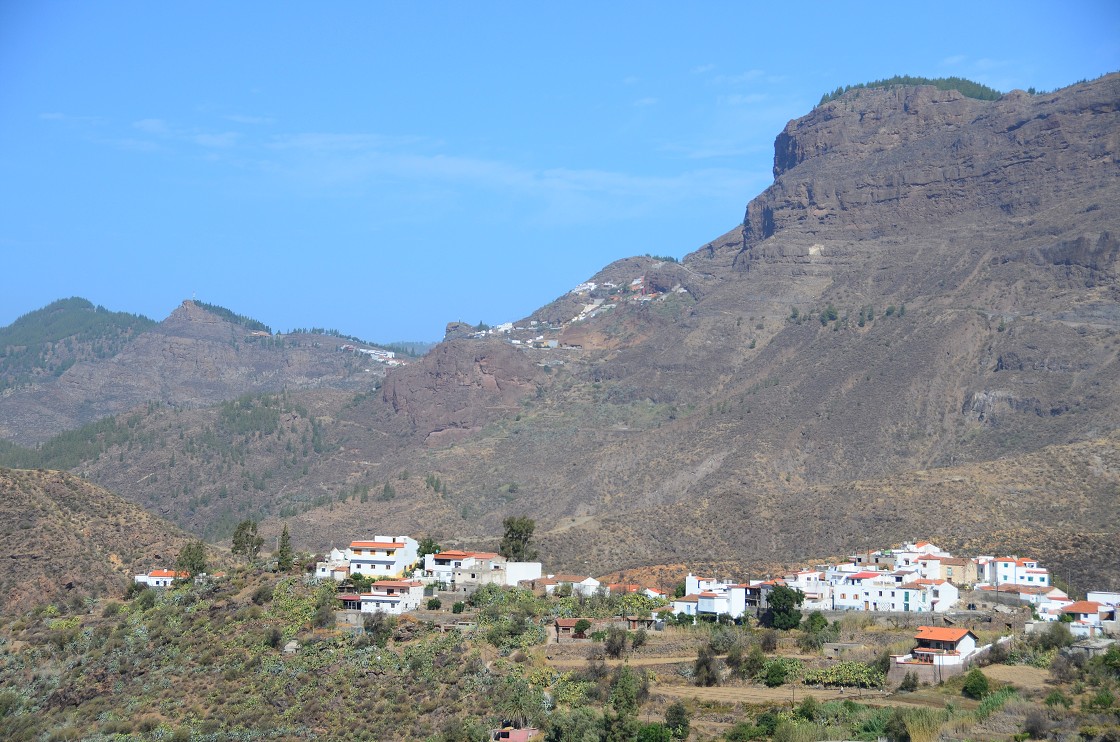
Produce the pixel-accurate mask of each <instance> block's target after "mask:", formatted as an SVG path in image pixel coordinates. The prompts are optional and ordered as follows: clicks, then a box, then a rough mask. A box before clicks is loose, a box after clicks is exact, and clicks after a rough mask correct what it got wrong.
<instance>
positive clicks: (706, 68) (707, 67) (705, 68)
mask: <svg viewBox="0 0 1120 742" xmlns="http://www.w3.org/2000/svg"><path fill="white" fill-rule="evenodd" d="M715 68H716V66H715V65H714V64H698V65H696V66H695V67H693V68H692V69H691V70H689V72H691V73H692V74H694V75H703V74H704V73H705V72H711V71H712V70H714V69H715Z"/></svg>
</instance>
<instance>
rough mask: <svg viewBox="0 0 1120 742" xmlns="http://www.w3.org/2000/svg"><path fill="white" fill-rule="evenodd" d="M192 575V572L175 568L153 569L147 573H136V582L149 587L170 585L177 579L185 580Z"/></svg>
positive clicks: (134, 579)
mask: <svg viewBox="0 0 1120 742" xmlns="http://www.w3.org/2000/svg"><path fill="white" fill-rule="evenodd" d="M190 576H191V573H190V572H176V571H175V570H173V569H153V570H152V571H151V572H149V573H148V574H146V575H136V576H135V577H133V581H134V582H138V583H140V584H141V585H147V586H148V587H170V585H171V583H172V582H174V581H175V580H185V579H187V578H188V577H190Z"/></svg>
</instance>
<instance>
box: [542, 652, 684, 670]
mask: <svg viewBox="0 0 1120 742" xmlns="http://www.w3.org/2000/svg"><path fill="white" fill-rule="evenodd" d="M545 661H546V662H548V664H550V665H552V666H553V667H585V666H586V665H587V659H586V658H585V659H551V660H545ZM695 661H696V655H694V654H693V655H689V656H687V657H634V658H631V659H625V660H603V662H604V663H605V664H606V665H607V667H618V666H619V665H631V666H633V667H649V666H651V665H678V664H680V663H682V662H695Z"/></svg>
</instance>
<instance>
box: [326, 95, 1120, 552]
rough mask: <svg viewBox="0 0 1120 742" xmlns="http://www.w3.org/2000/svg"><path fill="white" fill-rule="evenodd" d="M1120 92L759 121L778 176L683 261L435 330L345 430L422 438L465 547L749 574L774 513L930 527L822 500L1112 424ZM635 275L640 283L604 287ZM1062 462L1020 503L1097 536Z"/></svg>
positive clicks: (1016, 528)
mask: <svg viewBox="0 0 1120 742" xmlns="http://www.w3.org/2000/svg"><path fill="white" fill-rule="evenodd" d="M1117 100H1120V76H1116V75H1112V76H1109V77H1106V78H1102V79H1100V80H1097V81H1094V82H1091V83H1085V84H1081V85H1077V86H1073V87H1071V88H1067V89H1065V90H1062V91H1058V92H1057V93H1054V94H1049V95H1040V96H1028V95H1026V94H1021V93H1011V94H1008V95H1006V96H1004V97H1003V98H1002V99H1001V100H998V101H982V100H975V99H972V98H966V97H964V96H962V95H960V94H959V93H956V92H955V91H940V90H937V89H935V88H927V87H917V88H892V89H887V90H873V89H856V90H852V91H850V92H849V93H847V94H845V95H843V96H841V97H840V98H838V99H837V100H835V101H832V102H830V103H826V104H824V105H822V106H820V107H818V108H817V109H815V110H814V111H813V112H812V113H810V114H809V115H808V116H806V117H804V118H802V119H799V120H796V121H793V122H790V124H789V125H788V126H787V127H786V129H785V131H783V132H782V133H781V134H780V135H779V136H778V138H777V141H776V145H775V182H774V185H772V186H771V187H770V188H768V189H767V190H766V191H765V192H764V193H763V194H761V195H760V196H759V197H758V198H756V199H754V200H753V201H752V202H751V203H750V204H749V205H748V207H747V210H746V217H745V219H744V223H743V225H742V227H740V228H737V229H735V230H732V231H731V232H729V233H728V234H727V235H724V236H723V237H721V238H719V239H717V240H715V241H713V242H712V243H710V244H709V245H706V246H704V247H703V248H701V249H700V250H698V251H696V252H694V253H692V254H690V255H689V256H687V257H686V259H685V260H684V261H683V263H682V264H680V265H676V264H669V263H659V262H657V261H654V260H652V259H633V260H632V261H623V262H622V263H619V264H615V265H612V266H610V267H608V268H607V269H606V270H604V272H603V273H601V274H599V275H597V276H593V277H591V278H590V284H595V286H594V287H592V288H586V286H589V284H588V285H585V289H584V292H583V294H582V295H581V294H575V295H571V296H568V297H563V298H562V299H560V300H558V301H557V302H553V303H552V304H550V305H549V306H547V307H546V308H544V309H542V310H541V311H540V312H538V313H536V314H534V315H533V316H532V317H530V318H528V319H529V320H534V321H537V322H539V323H540V324H541V325H546V326H556V325H560V324H561V323H570V324H563V325H562V329H560V330H559V331H557V332H556V333H555V336H556V337H557V340H558V344H559V346H560V347H558V348H557V349H554V350H547V349H545V350H533V349H520V350H516V349H514V350H516V352H513V351H511V349H510V346H508V345H507V344H505V343H503V342H501V341H500V340H496V339H485V340H466V339H456V340H451V341H448V342H446V343H444V345H443V346H441V347H440V348H438V349H436V350H435V351H433V352H432V353H430V354H429V355H428V356H427V357H426V358H425V359H424V360H423V361H422V362H421V363H418V364H414V365H413V366H410V367H409V368H407V369H401V370H397V371H394V372H393V373H390V374H389V375H388V377H387V378H386V381H385V384H384V386H383V388H382V393H381V397H380V399H377V400H370V401H368V402H366V403H365V404H364V405H362V406H360V407H358V408H356V409H355V410H352V411H351V413H347V414H344V415H343V416H342V417H343V418H344V419H353V420H354V422H355V423H361V422H365V423H366V424H369V425H372V426H375V427H377V428H378V429H380V430H385V431H386V432H390V431H391V438H396V439H397V440H400V439H401V438H408V439H409V440H410V441H411V443H412V444H413V445H423V446H425V447H426V448H427V450H426V451H425V452H423V453H421V454H418V455H414V456H413V457H412V458H413V460H414V461H416V462H419V463H418V464H413V465H412V468H413V470H414V471H415V470H420V471H427V470H435V471H439V472H440V473H441V474H443V475H444V479H445V481H446V482H447V483H448V485H449V487H450V492H451V494H450V495H448V496H444V497H441V498H439V501H438V502H437V503H436V504H435V507H434V509H433V510H432V511H430V516H429V521H428V522H433V523H439V524H440V525H441V526H442V527H443V529H445V530H446V531H452V532H453V531H467V532H470V531H473V530H475V529H478V531H477V532H479V533H480V534H481V533H482V532H484V531H488V532H489V533H494V532H495V530H496V524H497V522H498V521H499V519H500V517H501V516H502V515H504V514H508V513H510V512H514V513H529V514H534V515H536V516H537V517H538V518H540V519H541V520H542V521H543V522H544V523H545V524H546V525H547V526H548V527H549V528H552V527H555V526H557V525H558V524H562V523H565V522H566V520H567V519H572V518H574V519H575V522H574V524H573V525H572V526H571V527H569V528H567V529H566V530H564V531H563V540H564V543H565V544H567V545H569V546H568V547H567V548H565V549H564V553H565V554H566V555H575V554H581V555H588V554H597V553H600V552H602V551H606V553H604V554H603V556H602V558H601V560H602V561H603V563H604V566H610V567H618V566H625V564H623V562H633V561H635V560H645V561H654V562H656V561H680V560H681V559H682V558H692V559H696V558H702V557H703V556H704V555H706V554H708V553H709V552H710V550H711V548H712V547H714V546H715V544H717V543H720V542H722V543H726V544H729V545H730V548H731V549H732V550H733V552H732V553H733V554H734V556H735V557H738V558H741V559H743V560H744V561H746V560H750V559H752V558H757V555H759V554H760V553H761V552H763V551H765V553H766V554H769V555H771V556H777V557H780V558H796V557H797V556H798V555H800V554H803V552H804V548H805V541H804V539H801V538H796V537H790V538H781V537H778V536H771V534H774V533H775V530H774V528H773V524H774V523H775V522H777V523H778V524H781V525H786V523H787V521H788V520H789V518H792V516H788V517H785V518H784V519H778V518H777V514H779V513H781V512H784V511H786V510H788V509H790V508H793V509H794V512H800V513H805V512H810V513H819V516H818V520H817V521H816V522H815V524H814V525H812V526H807V527H810V528H812V529H813V530H815V531H816V532H817V533H820V534H822V535H821V536H820V538H821V539H826V540H830V541H831V542H832V543H831V544H830V545H828V546H827V551H830V552H831V551H833V550H846V549H853V548H861V544H860V543H859V542H860V541H862V535H861V531H865V530H867V531H871V532H874V533H876V534H877V535H878V538H880V539H885V540H892V541H893V540H900V539H901V538H904V537H906V536H908V535H911V534H927V533H930V534H933V533H940V532H942V531H943V529H945V528H946V527H948V526H947V525H946V523H947V522H946V518H945V517H944V514H943V513H942V512H941V511H940V510H939V509H938V507H936V506H935V505H934V504H932V503H931V504H929V505H928V506H927V505H925V504H923V503H920V502H919V503H918V504H917V506H915V507H913V508H910V509H908V511H907V518H906V519H905V521H903V520H902V519H899V518H895V517H894V516H893V515H892V514H891V513H892V511H891V503H892V498H891V497H886V498H884V499H882V501H881V502H879V503H878V506H877V507H875V508H872V509H868V508H866V507H864V508H861V507H858V506H859V505H865V504H866V503H862V502H858V501H857V502H849V501H846V500H845V497H847V495H846V494H845V493H844V489H843V488H844V486H845V484H846V483H849V482H856V481H866V480H869V479H872V478H875V479H879V480H882V481H884V482H887V483H888V484H885V485H884V488H885V489H887V490H888V492H889V490H890V489H891V488H893V487H896V486H902V482H904V481H905V478H906V477H907V476H909V473H911V472H916V471H924V470H930V469H934V468H946V467H948V468H952V467H957V466H962V465H968V466H985V465H986V466H988V467H989V468H992V469H997V470H998V469H999V467H1000V466H1001V465H1000V464H998V463H990V462H997V461H1000V460H1008V461H1010V460H1014V459H1015V458H1016V457H1021V456H1025V455H1034V454H1038V455H1046V452H1047V451H1059V450H1061V449H1060V448H1051V447H1053V446H1059V447H1060V446H1065V445H1069V444H1072V443H1076V442H1079V441H1093V440H1096V439H1100V438H1102V437H1103V436H1108V435H1110V434H1111V431H1113V430H1114V429H1115V428H1116V421H1117V420H1120V397H1118V394H1120V364H1118V359H1117V352H1118V350H1120V336H1118V335H1117V331H1118V330H1120V311H1118V310H1117V307H1120V293H1118V286H1120V284H1118V282H1117V268H1118V266H1117V261H1118V257H1120V242H1118V241H1117V238H1116V237H1115V235H1117V234H1120V224H1118V223H1117V217H1116V215H1115V213H1114V212H1113V210H1111V209H1108V208H1107V204H1109V203H1114V202H1116V201H1117V200H1118V198H1120V193H1118V188H1120V182H1118V180H1117V179H1116V178H1115V172H1116V150H1117V141H1116V137H1115V132H1116V131H1117V130H1118V126H1120V121H1118V118H1120V115H1118V112H1117V105H1116V103H1117ZM637 279H641V280H642V285H643V286H644V287H645V288H644V291H643V295H642V296H626V295H623V294H624V292H621V291H620V290H618V289H616V288H611V287H610V286H609V285H610V284H614V285H615V286H618V285H619V284H621V285H623V286H625V285H629V284H631V283H632V282H633V281H635V280H637ZM623 281H625V283H623ZM597 292H598V294H599V295H598V296H597ZM604 294H606V296H604ZM610 296H613V297H614V299H613V300H610V301H608V300H607V299H609V298H610ZM596 299H603V302H602V304H601V305H600V310H599V311H598V313H597V314H595V316H585V317H584V318H582V319H581V320H580V321H578V322H571V320H573V319H574V318H575V317H577V316H579V315H580V314H581V313H582V311H583V310H582V309H581V307H586V306H588V305H590V304H593V303H594V301H595V300H596ZM608 304H614V305H615V306H614V307H613V308H610V309H609V311H608V310H607V305H608ZM517 324H527V322H522V323H517ZM566 346H567V347H566ZM1108 440H1111V439H1110V438H1109V439H1108ZM359 445H360V444H359ZM1109 445H1111V444H1109ZM368 455H369V452H363V453H362V456H368ZM385 458H387V457H383V458H381V459H370V460H375V461H381V460H385ZM986 462H989V463H987V464H986ZM1082 474H1083V472H1077V471H1068V472H1066V474H1064V475H1063V476H1067V475H1068V476H1069V477H1071V479H1069V480H1062V479H1056V480H1054V481H1053V482H1050V483H1048V484H1047V485H1046V486H1045V487H1043V486H1041V485H1036V490H1037V491H1038V492H1039V497H1040V501H1041V502H1045V501H1050V502H1054V501H1058V502H1061V501H1062V500H1063V499H1064V498H1065V497H1066V496H1067V491H1068V492H1075V491H1082V490H1083V489H1085V488H1087V489H1088V491H1090V492H1091V493H1092V494H1090V495H1089V497H1090V499H1091V501H1092V506H1091V507H1088V508H1087V509H1078V511H1076V514H1075V515H1072V516H1071V522H1069V524H1068V528H1070V529H1071V530H1072V531H1074V532H1084V533H1086V534H1089V533H1100V532H1102V531H1103V532H1106V533H1115V532H1116V530H1117V524H1116V523H1115V520H1114V517H1113V518H1112V519H1107V518H1106V519H1105V520H1104V521H1102V520H1100V519H1099V518H1098V517H1097V516H1098V515H1101V514H1104V515H1107V514H1108V513H1109V512H1110V509H1109V508H1110V506H1111V503H1113V502H1114V498H1115V489H1114V486H1111V485H1107V484H1104V483H1105V482H1107V481H1108V478H1107V477H1106V478H1105V479H1104V480H1102V481H1101V482H1098V483H1092V482H1087V481H1084V480H1082V479H1077V478H1076V477H1081V476H1082ZM895 477H901V479H897V480H896V479H893V478H895ZM510 483H516V484H517V485H518V486H517V488H516V492H512V493H511V489H510V487H509V486H508V485H509V484H510ZM1012 502H1014V500H1012ZM850 506H851V507H850ZM985 506H986V505H985ZM956 508H957V509H964V510H967V508H964V507H963V505H961V504H960V503H957V504H956ZM848 512H851V513H853V515H850V516H849V515H844V516H843V517H840V516H841V514H844V513H848ZM858 513H863V514H864V515H855V514H858ZM441 514H442V517H440V516H441ZM729 515H733V516H734V519H733V520H732V519H730V518H729V517H728V516H729ZM992 518H993V519H995V522H992V523H990V524H986V530H987V531H988V532H991V533H996V532H1007V533H1010V532H1020V531H1021V529H1022V530H1025V531H1026V532H1030V531H1033V530H1034V529H1037V528H1043V527H1046V526H1049V525H1050V524H1051V523H1052V522H1053V519H1052V517H1051V516H1050V515H1049V514H1048V511H1047V510H1046V509H1043V510H1038V509H1035V508H1034V507H1033V506H1032V507H1025V508H1022V509H1020V508H1018V507H1011V506H1008V507H1003V508H998V509H997V510H995V511H993V512H992ZM585 519H590V520H585ZM667 520H668V522H671V523H672V524H673V528H672V531H671V532H667V531H666V523H667ZM600 521H606V522H607V523H609V524H610V525H611V528H608V529H606V530H604V531H600V530H598V528H591V527H588V526H585V525H583V524H584V523H598V522H600ZM623 522H625V523H627V524H635V523H641V522H649V523H650V524H651V528H650V530H648V531H644V532H642V533H634V534H633V536H632V537H630V535H629V533H628V531H629V529H621V530H614V529H613V528H614V526H617V525H620V524H621V523H623ZM961 522H962V523H967V522H968V520H967V518H966V519H965V520H963V521H961ZM652 524H656V526H657V530H656V531H654V530H653V527H652ZM730 524H736V525H730ZM756 524H758V525H756ZM479 526H481V527H482V528H479ZM323 528H329V526H327V525H326V523H324V524H323ZM605 532H609V533H611V538H610V539H609V547H610V548H609V549H607V547H606V546H603V545H602V543H603V538H602V533H605ZM752 534H766V535H765V537H764V538H765V541H766V542H768V543H766V546H765V549H763V548H761V546H759V545H752V544H754V542H755V541H756V540H757V538H758V536H757V535H752ZM826 534H827V535H826ZM707 544H711V545H712V546H708V545H707ZM1029 545H1030V544H1027V543H1024V544H1023V548H1026V547H1028V546H1029ZM822 546H824V544H822ZM1005 546H1007V547H1008V548H1011V547H1013V544H1006V545H1005ZM993 548H995V547H994V546H993ZM638 552H643V553H644V556H638V555H637V553H638ZM569 558H571V557H569ZM590 561H593V560H592V559H590V558H580V559H579V561H578V562H577V563H574V564H570V563H569V564H568V566H570V567H571V568H573V569H578V568H579V567H580V566H583V564H584V563H586V562H590ZM587 566H590V564H588V565H587Z"/></svg>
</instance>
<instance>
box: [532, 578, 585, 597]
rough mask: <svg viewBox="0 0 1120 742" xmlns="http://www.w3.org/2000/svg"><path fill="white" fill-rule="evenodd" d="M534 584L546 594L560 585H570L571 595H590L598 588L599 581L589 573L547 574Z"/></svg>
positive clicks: (551, 592)
mask: <svg viewBox="0 0 1120 742" xmlns="http://www.w3.org/2000/svg"><path fill="white" fill-rule="evenodd" d="M535 582H536V584H537V585H539V586H540V587H543V588H544V592H545V594H546V595H552V594H553V593H555V592H556V589H557V588H558V587H560V586H561V585H570V586H571V588H572V594H573V595H583V596H585V597H590V596H592V595H594V594H595V592H596V591H597V590H598V589H599V581H598V580H596V579H595V578H594V577H592V576H590V575H549V576H548V577H545V578H542V579H540V580H535Z"/></svg>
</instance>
